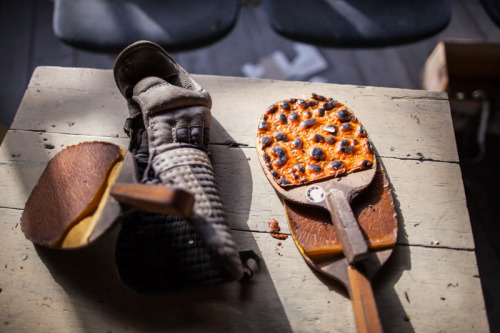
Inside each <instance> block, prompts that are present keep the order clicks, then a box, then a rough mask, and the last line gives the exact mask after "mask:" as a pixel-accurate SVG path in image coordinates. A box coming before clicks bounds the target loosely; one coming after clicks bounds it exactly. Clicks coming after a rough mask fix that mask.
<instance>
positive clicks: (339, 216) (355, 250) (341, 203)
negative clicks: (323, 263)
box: [325, 189, 370, 264]
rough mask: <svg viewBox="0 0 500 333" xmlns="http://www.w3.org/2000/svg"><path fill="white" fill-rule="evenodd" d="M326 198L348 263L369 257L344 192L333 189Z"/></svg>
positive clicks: (364, 241) (366, 246)
mask: <svg viewBox="0 0 500 333" xmlns="http://www.w3.org/2000/svg"><path fill="white" fill-rule="evenodd" d="M325 200H326V204H327V206H328V208H329V210H330V215H331V217H332V222H333V225H334V226H335V230H336V231H337V235H338V237H339V240H340V244H341V245H342V251H343V252H344V255H345V258H346V260H347V263H348V264H354V263H356V262H358V261H361V260H363V259H366V258H368V256H369V254H370V253H369V252H368V245H367V244H366V240H365V238H364V237H363V234H362V233H361V229H360V228H359V224H358V222H357V221H356V218H355V217H354V213H353V212H352V208H351V205H350V204H349V202H348V201H347V198H346V197H345V195H344V192H342V191H338V190H335V189H331V190H330V191H328V192H327V194H326V198H325Z"/></svg>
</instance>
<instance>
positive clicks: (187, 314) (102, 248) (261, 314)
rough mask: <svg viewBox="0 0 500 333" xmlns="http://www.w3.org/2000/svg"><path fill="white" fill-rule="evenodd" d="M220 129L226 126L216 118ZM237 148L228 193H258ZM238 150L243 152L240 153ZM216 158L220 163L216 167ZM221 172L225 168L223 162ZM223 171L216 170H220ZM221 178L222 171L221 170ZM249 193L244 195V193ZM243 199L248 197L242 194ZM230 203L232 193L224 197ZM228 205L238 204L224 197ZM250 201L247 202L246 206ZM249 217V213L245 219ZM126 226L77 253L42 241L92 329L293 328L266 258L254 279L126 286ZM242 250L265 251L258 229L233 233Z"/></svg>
mask: <svg viewBox="0 0 500 333" xmlns="http://www.w3.org/2000/svg"><path fill="white" fill-rule="evenodd" d="M214 128H220V124H219V123H216V124H215V126H214ZM221 148H222V149H232V150H231V154H232V158H238V160H240V161H244V163H241V162H239V163H238V168H239V170H238V171H237V172H235V173H234V175H233V176H232V177H231V181H230V182H227V181H225V182H222V183H221V182H219V183H220V185H221V187H222V191H224V190H225V189H224V187H225V186H231V196H235V197H238V195H239V193H238V192H245V193H246V195H245V196H246V197H248V195H249V193H250V194H251V192H252V190H253V189H252V181H248V179H245V177H239V175H246V177H247V178H248V177H251V176H250V175H251V173H250V167H249V164H248V161H247V160H246V157H245V155H244V153H243V151H242V150H241V149H239V148H238V149H234V148H229V147H221ZM235 154H236V156H235ZM216 163H217V160H216V161H215V162H214V165H215V164H216ZM215 169H216V170H217V169H219V170H223V169H220V168H219V167H216V168H215ZM216 174H217V171H216ZM217 177H218V174H217ZM240 194H242V193H240ZM239 197H240V198H241V197H243V196H242V195H239ZM224 200H225V201H228V198H227V197H226V198H224ZM225 203H226V206H228V205H231V202H225ZM250 204H251V202H250V200H248V202H246V203H245V202H238V208H239V209H238V217H237V218H238V219H239V220H244V221H247V220H248V215H249V212H250ZM242 205H246V207H242ZM242 214H243V215H245V216H242ZM118 233H119V227H117V228H115V230H112V231H110V232H109V233H107V234H106V235H104V236H103V237H101V238H100V239H98V240H97V241H96V242H94V243H93V244H91V245H89V246H87V247H86V248H83V249H78V250H68V251H66V250H64V251H63V250H54V249H49V248H44V247H40V246H37V247H36V250H37V252H38V254H39V256H40V258H41V259H42V261H43V262H44V263H45V265H46V266H47V268H48V269H49V271H50V273H51V274H52V276H53V277H54V280H55V281H56V282H57V283H59V284H60V285H61V286H62V288H64V290H65V291H66V293H67V294H68V296H69V297H70V299H71V301H70V302H69V303H70V304H72V305H73V307H74V309H65V310H67V311H73V312H76V313H77V315H78V316H79V318H80V320H81V325H82V327H85V329H88V330H92V329H95V330H107V331H124V330H131V331H148V330H155V331H157V330H159V329H161V330H166V331H167V330H168V331H170V330H171V331H176V332H178V331H211V332H222V331H233V332H239V331H255V332H263V331H277V332H278V331H279V332H289V331H291V330H292V329H291V326H290V323H289V321H288V318H287V315H286V313H285V310H284V307H283V304H282V303H281V301H280V297H279V295H278V293H277V291H276V289H275V287H274V284H273V281H272V279H271V276H270V274H269V272H268V270H267V267H266V264H265V262H264V261H263V260H260V261H259V272H258V273H257V274H255V275H254V277H253V278H252V279H251V280H250V281H246V282H231V283H226V284H221V285H213V286H206V287H197V288H192V289H185V290H179V291H174V292H169V293H148V294H140V293H136V292H134V291H132V290H130V289H128V288H126V287H125V286H124V285H123V283H121V281H120V277H119V276H118V272H117V270H116V266H115V244H116V239H117V236H118ZM233 236H234V239H235V241H236V243H237V244H238V246H239V248H240V249H252V250H254V251H255V252H256V253H259V248H258V245H257V243H256V241H255V239H254V238H253V236H252V233H251V232H244V231H238V232H233Z"/></svg>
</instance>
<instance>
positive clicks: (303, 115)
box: [257, 94, 374, 188]
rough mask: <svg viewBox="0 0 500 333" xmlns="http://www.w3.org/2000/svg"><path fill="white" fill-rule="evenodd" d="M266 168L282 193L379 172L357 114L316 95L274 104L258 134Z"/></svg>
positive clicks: (267, 111)
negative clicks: (360, 172)
mask: <svg viewBox="0 0 500 333" xmlns="http://www.w3.org/2000/svg"><path fill="white" fill-rule="evenodd" d="M257 149H258V151H259V155H260V156H259V158H260V159H261V162H262V163H263V164H264V165H265V166H266V167H267V169H268V171H269V172H270V174H271V175H272V177H273V179H274V180H275V181H276V183H278V184H279V185H280V186H282V187H285V188H286V187H290V186H293V185H302V184H307V183H310V182H313V181H317V180H322V179H329V178H333V177H339V176H342V175H346V174H349V173H352V172H355V171H358V170H365V169H369V168H371V167H372V166H373V163H374V155H373V148H372V144H371V142H370V140H369V138H368V136H367V134H366V131H365V130H364V128H363V126H362V125H361V124H360V122H359V121H358V119H357V118H356V117H355V116H354V113H353V112H352V111H351V110H350V109H348V108H347V107H346V106H345V105H343V104H342V103H340V102H338V101H335V100H333V99H332V98H326V97H323V96H319V95H316V94H312V95H311V96H310V97H309V98H305V99H296V98H290V99H287V100H283V101H280V102H278V103H275V104H272V105H271V106H270V107H269V108H268V109H267V110H266V112H265V113H264V114H263V115H262V116H261V118H260V120H259V124H258V129H257Z"/></svg>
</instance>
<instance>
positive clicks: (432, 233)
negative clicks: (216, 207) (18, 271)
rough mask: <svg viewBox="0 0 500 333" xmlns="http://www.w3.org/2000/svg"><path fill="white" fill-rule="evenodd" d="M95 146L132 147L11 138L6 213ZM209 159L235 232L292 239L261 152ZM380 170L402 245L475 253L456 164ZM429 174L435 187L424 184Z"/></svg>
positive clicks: (401, 164) (223, 150) (3, 166)
mask: <svg viewBox="0 0 500 333" xmlns="http://www.w3.org/2000/svg"><path fill="white" fill-rule="evenodd" d="M95 140H97V141H109V142H113V143H116V144H118V145H121V146H122V147H123V148H127V144H128V140H127V139H124V138H108V137H89V136H79V135H65V134H55V133H35V132H24V131H10V132H9V133H8V135H7V136H6V138H5V142H4V143H3V145H2V148H1V149H0V176H1V178H4V179H5V181H4V182H3V183H2V184H0V186H1V189H2V191H1V192H0V193H2V195H1V198H2V200H1V201H2V202H3V204H2V206H4V207H12V208H18V209H22V208H23V207H24V203H25V202H26V200H27V199H28V196H29V194H30V193H31V190H32V188H33V186H34V185H35V183H36V181H37V179H38V177H39V176H40V174H41V173H42V172H43V169H44V168H45V164H46V163H48V161H49V160H50V158H52V157H53V156H54V155H55V154H56V153H57V152H59V151H60V150H61V149H63V147H66V146H68V145H72V144H77V143H79V142H83V141H95ZM47 147H49V148H47ZM211 154H212V158H213V160H214V161H215V162H214V168H215V172H216V175H217V179H218V181H219V184H220V186H221V188H222V194H223V199H224V202H225V203H226V206H227V210H228V214H229V217H230V223H231V227H232V228H234V229H237V230H254V231H259V232H267V231H269V227H268V225H267V222H268V221H269V220H270V219H271V218H275V219H277V220H278V221H280V222H281V224H282V230H283V232H286V233H289V230H288V226H287V225H286V216H285V212H284V210H283V207H282V204H281V201H280V199H279V197H278V196H277V195H276V194H275V192H274V189H273V188H272V187H271V185H270V184H269V182H268V180H267V178H266V177H265V176H264V172H263V171H262V169H261V166H260V164H259V162H258V158H257V156H256V150H255V149H253V148H244V149H241V148H228V147H227V146H219V145H212V147H211ZM382 163H383V164H384V167H385V169H386V171H387V174H388V176H389V179H390V181H391V184H392V186H393V188H394V193H395V200H396V204H397V207H398V213H399V236H398V242H399V243H400V244H411V245H424V246H437V247H450V248H459V249H462V248H463V249H474V241H473V238H472V233H471V228H470V222H469V219H468V212H467V207H466V201H465V196H464V194H463V193H461V189H462V188H463V184H462V181H461V179H460V178H459V177H456V175H457V174H460V168H459V166H458V164H455V163H441V162H432V161H425V162H420V161H414V160H402V159H397V158H383V159H382ZM429 174H432V175H433V177H432V178H431V179H432V180H431V181H427V182H424V181H421V180H422V179H427V178H428V177H427V175H429ZM20 184H23V186H19V185H20ZM422 207H425V210H422Z"/></svg>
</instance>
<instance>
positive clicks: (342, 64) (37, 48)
mask: <svg viewBox="0 0 500 333" xmlns="http://www.w3.org/2000/svg"><path fill="white" fill-rule="evenodd" d="M451 2H452V20H451V22H450V24H449V25H448V27H447V28H446V29H445V30H443V31H442V32H441V33H439V34H438V35H436V36H434V37H432V38H429V39H426V40H424V41H421V42H417V43H412V44H408V45H403V46H398V47H390V48H379V49H370V50H362V49H342V50H339V49H332V48H318V49H317V50H318V51H319V53H320V54H321V56H322V57H323V58H324V59H325V60H326V62H327V65H328V67H327V68H326V69H324V70H323V71H321V72H318V73H315V75H316V76H319V77H320V78H321V79H322V80H325V81H326V82H332V83H339V84H355V85H371V86H382V87H395V88H408V89H422V85H421V77H420V73H421V70H422V68H423V66H424V63H425V60H426V59H427V57H428V55H429V53H430V52H431V50H432V49H433V48H434V46H435V45H436V44H437V42H438V41H439V40H442V39H470V40H475V41H500V28H498V27H497V26H495V25H494V23H493V22H492V21H491V20H490V18H489V17H488V16H487V14H486V13H485V11H484V9H483V7H482V6H481V4H480V3H479V1H475V0H452V1H451ZM246 3H258V1H246ZM53 6H54V4H53V1H51V0H25V1H1V2H0V40H1V41H3V45H2V52H0V64H1V66H0V80H1V82H2V89H0V123H1V124H3V125H4V126H5V127H7V128H8V127H9V126H10V123H11V122H12V119H13V117H14V115H15V112H16V110H17V108H18V106H19V103H20V101H21V99H22V96H23V94H24V90H25V89H26V86H27V84H28V81H29V79H30V77H31V75H32V73H33V70H34V68H35V67H37V66H43V65H50V66H65V67H92V68H104V69H111V68H112V67H113V61H114V60H113V57H112V56H109V55H101V54H93V53H88V52H83V51H78V50H75V49H72V48H70V47H68V46H66V45H64V44H63V43H61V42H60V41H58V40H57V39H56V38H55V37H54V34H53V32H52V11H53ZM265 15H266V14H265V12H264V10H263V8H262V7H261V6H260V5H258V4H257V5H255V4H252V5H246V6H243V7H242V8H241V11H240V15H239V18H238V23H237V24H236V27H235V28H234V30H233V31H232V32H231V33H230V34H229V35H228V36H227V37H226V38H224V39H223V40H221V41H219V42H217V43H216V44H214V45H211V46H209V47H204V48H201V49H199V50H196V51H190V52H183V53H177V54H174V57H175V58H176V60H177V61H178V62H179V63H180V64H181V65H182V66H183V67H185V68H186V69H187V70H188V71H189V72H190V73H193V74H213V75H230V76H243V72H242V69H241V68H242V66H243V65H244V64H258V63H259V62H260V61H261V59H263V58H265V57H266V56H269V55H270V54H271V53H273V52H275V51H277V50H281V51H283V52H284V54H285V55H286V56H287V57H288V58H289V59H293V58H294V57H295V56H296V53H295V50H294V48H293V46H294V44H293V42H291V41H289V40H286V39H284V38H282V37H280V36H278V35H277V34H276V33H274V32H273V31H272V29H271V28H270V26H269V24H268V22H267V20H266V16H265ZM499 61H500V60H499ZM306 79H307V78H306ZM476 121H477V119H471V120H470V121H469V122H468V123H469V127H468V128H467V130H466V131H462V130H460V131H459V130H457V132H456V137H457V145H458V148H459V152H460V158H461V167H462V174H463V180H464V186H465V190H466V195H467V202H468V208H469V213H470V217H471V224H472V228H473V233H474V239H475V242H476V256H477V260H478V266H479V271H480V277H481V282H482V286H483V293H484V298H485V303H486V308H487V312H488V317H489V321H490V329H491V331H492V332H500V304H499V303H500V220H499V216H500V205H499V201H500V200H499V198H500V195H499V191H498V187H499V184H500V172H499V171H498V166H499V165H500V154H499V152H500V136H499V135H498V132H497V133H496V134H495V133H490V134H489V135H488V136H487V140H486V155H485V157H484V158H483V159H482V160H481V161H480V162H479V163H473V164H471V163H469V162H470V157H471V156H473V155H475V154H476V153H477V146H476V145H475V144H474V141H475V140H474V135H475V132H474V129H475V128H476V127H477V126H475V125H474V124H475V122H476Z"/></svg>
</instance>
